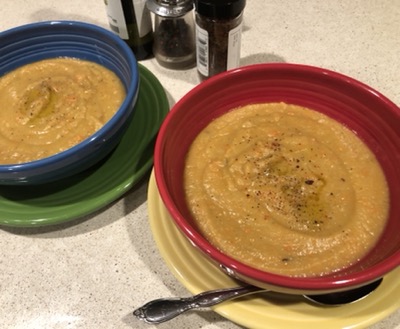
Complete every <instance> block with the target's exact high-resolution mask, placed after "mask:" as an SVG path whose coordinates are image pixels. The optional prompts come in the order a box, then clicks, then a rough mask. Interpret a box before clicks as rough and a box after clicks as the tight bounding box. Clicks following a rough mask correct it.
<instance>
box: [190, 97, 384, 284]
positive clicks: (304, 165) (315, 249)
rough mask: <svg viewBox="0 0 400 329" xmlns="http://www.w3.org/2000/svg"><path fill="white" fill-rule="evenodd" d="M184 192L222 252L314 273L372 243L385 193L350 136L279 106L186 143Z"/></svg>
mask: <svg viewBox="0 0 400 329" xmlns="http://www.w3.org/2000/svg"><path fill="white" fill-rule="evenodd" d="M184 185H185V186H184V187H185V192H186V197H187V200H188V204H189V207H190V210H191V212H192V213H193V216H194V218H195V220H196V222H197V223H198V226H199V228H200V229H201V231H202V233H203V234H204V235H205V237H206V238H207V239H209V241H210V242H211V243H213V244H214V245H215V246H217V247H218V248H219V249H220V250H221V251H222V252H224V253H226V254H227V255H230V256H232V257H234V258H236V259H238V260H240V261H242V262H244V263H247V264H250V265H252V266H254V267H257V268H259V269H262V270H267V271H271V272H274V273H279V274H283V275H289V276H318V275H323V274H327V273H331V272H334V271H338V270H340V269H342V268H344V267H347V266H349V265H351V264H352V263H354V262H356V261H357V260H358V259H360V258H361V257H363V256H364V255H365V254H366V253H367V252H368V251H369V250H370V249H371V248H372V247H373V246H374V244H375V243H376V242H377V239H378V238H379V236H380V234H381V232H382V230H383V228H384V226H385V222H386V219H387V215H388V204H389V201H388V199H389V197H388V187H387V184H386V180H385V177H384V174H383V171H382V169H381V167H380V165H379V163H378V162H377V160H376V158H375V156H374V154H373V153H372V152H371V151H370V150H369V149H368V147H367V146H366V145H365V144H364V143H363V142H362V141H361V140H360V139H359V138H358V137H357V136H356V135H355V134H354V133H353V132H352V131H350V130H349V129H347V128H346V127H344V126H343V125H341V124H339V123H338V122H337V121H335V120H333V119H331V118H329V117H327V116H326V115H323V114H321V113H319V112H317V111H313V110H310V109H307V108H303V107H299V106H295V105H288V104H284V103H268V104H254V105H248V106H245V107H242V108H238V109H234V110H232V111H230V112H229V113H227V114H224V115H223V116H221V117H219V118H217V119H216V120H214V121H213V122H212V123H210V124H209V125H208V126H207V127H206V128H205V129H204V130H203V131H202V132H201V133H200V134H199V135H198V137H197V138H196V139H195V141H194V142H193V144H192V145H191V148H190V151H189V154H188V156H187V159H186V168H185V177H184Z"/></svg>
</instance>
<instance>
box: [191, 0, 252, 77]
mask: <svg viewBox="0 0 400 329" xmlns="http://www.w3.org/2000/svg"><path fill="white" fill-rule="evenodd" d="M194 5H195V8H196V48H197V70H198V72H199V75H200V78H201V79H207V78H209V77H211V76H213V75H215V74H218V73H221V72H223V71H226V70H230V69H233V68H236V67H238V66H239V64H240V47H241V35H242V21H243V10H244V8H245V6H246V0H194Z"/></svg>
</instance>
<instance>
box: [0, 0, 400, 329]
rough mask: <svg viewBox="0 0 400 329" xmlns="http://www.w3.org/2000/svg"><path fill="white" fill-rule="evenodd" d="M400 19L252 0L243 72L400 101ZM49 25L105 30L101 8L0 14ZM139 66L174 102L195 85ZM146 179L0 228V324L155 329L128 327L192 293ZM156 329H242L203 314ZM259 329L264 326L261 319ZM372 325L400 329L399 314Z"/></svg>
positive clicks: (317, 4) (372, 7)
mask: <svg viewBox="0 0 400 329" xmlns="http://www.w3.org/2000/svg"><path fill="white" fill-rule="evenodd" d="M399 17H400V6H399V5H398V2H397V0H382V1H374V0H354V1H344V0H340V1H319V0H307V1H297V2H295V1H291V0H279V1H278V0H268V1H261V0H251V1H248V2H247V6H246V9H245V16H244V30H243V35H242V53H241V54H242V60H241V65H247V64H253V63H260V62H291V63H302V64H309V65H315V66H320V67H324V68H327V69H331V70H335V71H339V72H341V73H343V74H346V75H349V76H351V77H353V78H356V79H358V80H360V81H362V82H364V83H366V84H368V85H370V86H371V87H373V88H375V89H377V90H379V91H380V92H381V93H383V94H384V95H385V96H387V97H388V98H389V99H391V100H392V101H393V102H394V103H396V104H400V88H399V84H400V61H399V54H400V38H399V37H398V31H399V28H400V19H399ZM55 19H73V20H81V21H86V22H91V23H94V24H97V25H100V26H103V27H105V28H108V23H107V18H106V13H105V7H104V4H103V1H101V0H86V1H78V0H68V1H57V0H46V1H45V0H36V1H29V0H13V1H7V2H5V3H4V4H3V5H2V6H1V7H0V31H3V30H6V29H8V28H11V27H15V26H18V25H21V24H25V23H29V22H35V21H41V20H55ZM0 47H1V45H0ZM142 64H143V65H144V66H145V67H147V68H148V69H149V70H150V71H151V72H152V73H153V74H154V75H155V76H156V77H157V78H158V79H159V80H160V82H161V83H162V84H163V86H164V88H165V90H166V93H167V96H168V100H169V103H170V105H171V106H172V105H173V104H174V103H175V102H176V101H178V100H179V99H180V98H181V97H182V96H183V95H184V94H185V93H186V92H188V91H189V90H190V89H191V88H193V87H194V86H195V85H196V84H198V83H199V80H198V76H197V73H196V70H195V69H190V70H186V71H172V70H168V69H165V68H162V67H160V66H159V65H158V64H157V62H156V61H155V59H149V60H145V61H142ZM148 179H149V176H146V177H145V178H144V179H143V180H142V181H141V182H139V183H138V184H137V185H136V186H135V187H134V188H133V189H132V190H130V191H129V192H128V193H126V194H125V195H124V196H123V197H122V198H120V199H119V200H117V201H115V202H113V203H112V204H111V205H109V206H107V207H105V208H104V209H101V210H100V211H97V212H96V213H94V214H92V215H89V216H86V217H84V218H81V219H77V220H73V221H71V222H68V223H64V224H61V225H56V226H50V227H43V228H30V229H28V228H10V227H5V226H3V227H0V250H1V258H0V308H1V315H0V323H1V325H0V326H1V328H3V329H9V328H10V329H11V328H15V329H31V328H40V329H47V328H68V329H75V328H80V329H83V328H107V329H112V328H118V329H122V328H143V329H145V328H156V326H152V325H148V324H145V323H143V322H141V321H138V320H136V319H135V318H134V317H133V316H132V311H133V309H135V308H136V307H139V306H140V305H142V304H143V303H145V302H146V301H148V300H151V299H154V298H159V297H166V296H188V295H190V293H189V292H188V291H187V289H186V288H185V287H184V286H183V285H182V284H181V283H180V282H179V281H178V280H177V279H176V278H175V277H174V276H173V275H172V274H171V272H170V270H169V269H168V267H167V265H166V264H165V262H164V260H163V258H162V257H161V255H160V252H159V250H158V249H157V247H156V244H155V241H154V238H153V236H152V233H151V230H150V227H149V217H148V211H147V187H148ZM399 298H400V296H396V297H394V300H395V299H399ZM301 325H304V324H301V323H299V327H301ZM307 325H308V324H307ZM279 327H280V328H283V327H285V325H284V324H282V325H281V326H279ZM360 327H362V325H360ZM158 328H175V329H179V328H181V329H183V328H202V329H206V328H207V329H233V328H240V327H239V326H238V325H236V324H234V323H232V322H230V321H229V320H226V319H225V318H223V317H222V316H220V315H218V314H217V313H215V312H212V311H202V312H197V313H190V314H186V315H184V316H181V317H179V318H177V319H174V320H173V322H170V323H166V324H163V325H160V326H158ZM265 328H272V327H271V326H269V324H268V323H265ZM357 328H358V327H357ZM371 328H373V329H400V310H397V311H396V312H395V313H394V314H392V315H390V316H389V317H387V318H385V319H383V320H380V321H379V322H378V323H376V324H373V325H372V327H371Z"/></svg>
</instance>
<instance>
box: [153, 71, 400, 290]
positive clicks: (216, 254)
mask: <svg viewBox="0 0 400 329" xmlns="http://www.w3.org/2000/svg"><path fill="white" fill-rule="evenodd" d="M287 69H291V70H300V71H311V72H314V73H318V74H324V75H330V76H331V77H333V78H335V79H338V80H342V81H346V82H347V83H350V84H351V85H353V86H355V87H356V88H360V89H363V90H365V91H368V92H370V93H372V94H373V95H375V96H376V97H377V98H379V99H380V101H381V102H383V103H385V104H386V107H388V108H390V109H391V110H393V111H394V112H396V113H397V115H398V116H399V118H400V109H399V107H397V105H396V104H394V103H393V102H392V101H390V100H389V99H388V98H387V97H385V96H384V95H383V94H381V93H380V92H378V91H376V90H374V89H373V88H371V87H369V86H368V85H366V84H364V83H362V82H360V81H358V80H355V79H354V78H351V77H348V76H346V75H343V74H341V73H338V72H335V71H331V70H328V69H324V68H319V67H315V66H309V65H304V64H292V63H264V64H253V65H248V66H243V67H240V68H237V69H233V70H230V71H226V72H223V73H221V74H219V75H216V76H214V77H211V78H209V79H208V80H206V81H204V82H202V83H200V84H199V85H197V86H195V87H194V88H193V89H191V90H190V91H189V92H188V93H187V94H185V95H184V96H183V97H182V98H181V99H180V100H179V101H178V102H177V103H176V104H175V105H174V106H173V108H172V109H171V111H170V112H169V114H168V115H167V117H166V118H165V120H164V122H163V124H162V125H161V127H160V130H159V133H158V137H157V140H156V144H155V152H154V174H155V179H156V183H157V187H158V191H159V194H160V196H161V199H162V201H163V203H164V205H165V207H166V209H167V210H168V212H169V214H170V216H171V217H172V219H173V221H174V222H175V224H176V225H177V226H178V227H179V229H180V230H181V232H182V233H183V234H184V235H185V236H186V238H188V239H189V240H190V241H191V242H192V244H193V245H194V246H195V247H197V248H199V249H200V250H201V251H202V252H203V253H205V254H206V255H208V256H209V257H210V259H213V260H214V261H216V262H217V263H219V264H221V265H223V266H225V267H227V268H229V269H231V270H233V271H234V272H236V273H238V274H239V275H241V276H242V277H250V278H252V280H257V281H260V282H263V283H266V284H268V285H272V286H278V287H282V288H285V289H286V288H287V289H294V290H299V289H300V290H308V291H316V292H318V291H333V290H345V289H346V288H347V289H349V288H350V287H352V288H353V287H356V286H361V285H364V284H368V283H370V282H372V281H375V280H377V279H379V278H381V277H383V276H384V275H385V274H387V273H388V272H390V271H391V270H393V269H395V268H396V267H398V266H399V265H400V250H399V251H397V252H396V253H395V254H394V255H392V256H391V257H389V258H387V259H385V260H383V261H382V262H380V263H378V264H375V265H374V266H371V267H370V268H368V269H367V270H365V271H363V272H358V273H356V274H354V273H351V274H345V275H340V274H338V276H337V277H335V276H334V275H331V276H321V277H289V276H284V275H279V274H274V273H270V272H265V271H262V270H258V269H255V268H252V267H250V266H248V265H246V264H243V263H241V262H239V261H237V260H235V259H233V258H232V257H229V256H227V255H225V254H224V253H222V252H221V251H219V250H218V249H217V248H215V247H214V246H212V245H211V244H210V243H209V242H208V241H207V240H206V239H205V238H204V237H203V236H202V235H201V234H200V233H198V232H197V231H196V229H195V228H194V227H192V226H191V225H190V224H188V223H187V221H186V220H185V218H184V216H183V215H182V213H181V212H180V211H179V210H178V209H177V207H175V205H174V202H173V200H172V197H171V195H170V193H169V191H168V189H167V187H166V181H165V178H164V176H163V175H164V174H163V170H162V157H161V154H162V153H163V150H162V140H163V138H165V134H166V132H167V130H168V126H169V124H170V122H171V121H172V120H173V119H174V117H175V116H177V115H179V113H180V111H182V107H183V106H184V104H185V103H186V101H187V100H188V99H190V98H191V97H192V95H193V94H195V93H197V92H198V91H199V90H201V89H203V88H207V87H209V86H211V85H213V84H214V83H216V82H217V81H219V80H221V79H224V78H226V77H228V76H231V75H236V74H240V73H241V72H243V71H246V72H255V71H259V70H287Z"/></svg>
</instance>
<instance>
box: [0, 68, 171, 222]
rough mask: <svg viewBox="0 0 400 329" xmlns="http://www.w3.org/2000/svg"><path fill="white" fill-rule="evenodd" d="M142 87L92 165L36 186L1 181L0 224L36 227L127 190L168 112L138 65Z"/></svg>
mask: <svg viewBox="0 0 400 329" xmlns="http://www.w3.org/2000/svg"><path fill="white" fill-rule="evenodd" d="M139 71H140V89H139V96H138V100H137V104H136V107H137V108H136V111H135V114H134V118H133V120H132V123H131V124H130V126H129V128H128V130H127V132H126V133H125V135H124V136H123V138H122V140H121V142H120V144H119V145H118V146H117V147H116V149H115V150H114V151H113V152H112V153H111V154H110V155H109V156H108V157H107V158H106V159H104V160H103V161H101V162H100V163H98V164H97V165H95V166H94V167H92V168H90V169H88V170H86V171H84V172H82V173H80V174H78V175H75V176H73V177H70V178H67V179H64V180H61V181H57V182H53V183H49V184H44V185H40V186H0V225H4V226H15V227H38V226H45V225H53V224H59V223H63V222H66V221H70V220H72V219H76V218H79V217H82V216H84V215H88V214H90V213H92V212H94V211H96V210H98V209H100V208H102V207H104V206H106V205H108V204H110V203H111V202H113V201H114V200H116V199H118V198H119V197H120V196H122V195H123V194H124V193H125V192H126V191H128V190H129V189H130V188H131V187H132V186H133V185H134V184H135V183H137V182H138V181H139V180H140V179H141V178H143V176H144V175H145V174H146V173H147V172H148V171H149V170H150V168H151V167H152V165H153V146H154V140H155V137H156V135H157V132H158V129H159V128H160V125H161V123H162V121H163V120H164V118H165V116H166V114H167V113H168V111H169V105H168V100H167V97H166V94H165V91H164V88H163V87H162V86H161V84H160V82H159V81H158V80H157V78H156V77H155V76H154V75H153V74H152V73H151V72H150V71H149V70H147V69H146V68H145V67H144V66H142V65H139Z"/></svg>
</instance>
